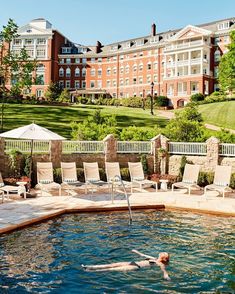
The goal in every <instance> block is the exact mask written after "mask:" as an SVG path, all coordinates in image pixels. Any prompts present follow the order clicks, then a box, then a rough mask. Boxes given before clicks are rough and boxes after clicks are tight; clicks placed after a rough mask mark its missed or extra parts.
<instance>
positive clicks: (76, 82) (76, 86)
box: [74, 81, 80, 89]
mask: <svg viewBox="0 0 235 294" xmlns="http://www.w3.org/2000/svg"><path fill="white" fill-rule="evenodd" d="M74 86H75V89H79V88H80V81H75V83H74Z"/></svg>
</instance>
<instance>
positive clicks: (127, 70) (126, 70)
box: [125, 65, 130, 73]
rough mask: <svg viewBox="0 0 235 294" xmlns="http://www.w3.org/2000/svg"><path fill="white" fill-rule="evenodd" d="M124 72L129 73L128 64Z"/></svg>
mask: <svg viewBox="0 0 235 294" xmlns="http://www.w3.org/2000/svg"><path fill="white" fill-rule="evenodd" d="M125 72H126V73H129V72H130V66H129V65H126V67H125Z"/></svg>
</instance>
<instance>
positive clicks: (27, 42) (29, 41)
mask: <svg viewBox="0 0 235 294" xmlns="http://www.w3.org/2000/svg"><path fill="white" fill-rule="evenodd" d="M33 43H34V42H33V39H25V40H24V44H25V45H33Z"/></svg>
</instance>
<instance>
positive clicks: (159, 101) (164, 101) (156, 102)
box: [154, 96, 169, 107]
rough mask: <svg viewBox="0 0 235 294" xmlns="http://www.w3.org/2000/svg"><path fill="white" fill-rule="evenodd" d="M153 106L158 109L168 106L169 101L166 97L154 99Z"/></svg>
mask: <svg viewBox="0 0 235 294" xmlns="http://www.w3.org/2000/svg"><path fill="white" fill-rule="evenodd" d="M154 105H156V106H158V107H166V106H168V105H169V99H168V98H167V97H166V96H157V97H154Z"/></svg>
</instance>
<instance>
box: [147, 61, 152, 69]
mask: <svg viewBox="0 0 235 294" xmlns="http://www.w3.org/2000/svg"><path fill="white" fill-rule="evenodd" d="M151 67H152V65H151V62H148V64H147V70H150V69H151Z"/></svg>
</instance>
